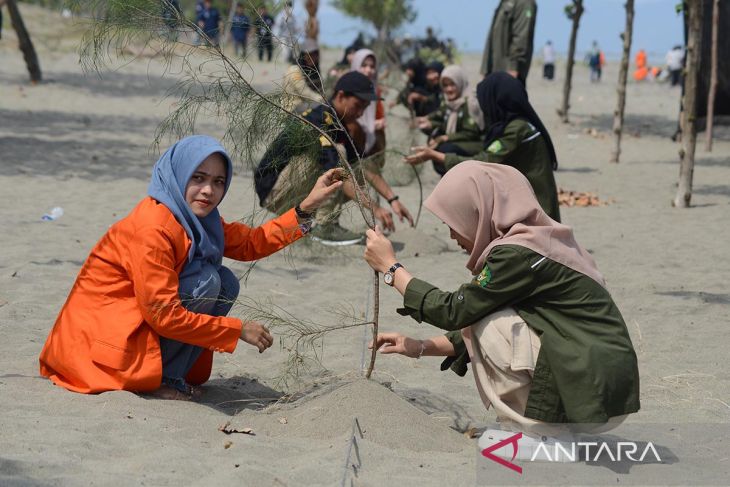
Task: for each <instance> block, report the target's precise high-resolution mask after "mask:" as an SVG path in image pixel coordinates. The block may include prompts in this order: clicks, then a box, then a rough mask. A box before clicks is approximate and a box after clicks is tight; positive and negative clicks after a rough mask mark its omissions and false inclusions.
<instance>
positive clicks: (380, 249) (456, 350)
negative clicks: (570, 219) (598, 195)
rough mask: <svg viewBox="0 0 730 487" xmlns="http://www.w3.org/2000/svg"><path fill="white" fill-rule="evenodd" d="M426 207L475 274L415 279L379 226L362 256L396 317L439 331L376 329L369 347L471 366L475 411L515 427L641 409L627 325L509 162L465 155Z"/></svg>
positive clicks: (585, 258)
mask: <svg viewBox="0 0 730 487" xmlns="http://www.w3.org/2000/svg"><path fill="white" fill-rule="evenodd" d="M424 206H425V207H426V208H427V209H428V210H430V211H431V212H432V213H433V214H434V215H436V217H437V218H438V219H440V220H441V221H443V223H445V224H446V225H447V226H448V227H449V231H450V235H451V238H452V239H454V240H455V241H456V242H457V243H458V245H459V246H460V247H461V248H463V249H464V250H465V251H466V252H467V254H468V255H469V257H468V261H467V263H466V267H467V269H469V271H471V273H472V275H473V276H474V278H473V279H472V280H471V281H470V282H469V283H466V284H464V285H462V286H461V287H460V288H459V289H458V290H457V291H455V292H446V291H442V290H440V289H438V288H437V287H436V286H433V285H432V284H429V283H427V282H425V281H422V280H420V279H417V278H415V277H413V276H412V275H411V274H410V273H409V272H408V270H407V264H405V265H406V267H403V265H402V264H401V263H400V262H399V261H398V259H397V257H396V255H395V252H394V251H393V247H392V245H391V243H390V241H389V240H388V239H387V238H386V237H385V236H383V235H382V233H381V232H380V231H379V229H376V231H372V230H369V231H368V232H367V247H366V250H365V260H366V261H367V262H368V264H369V265H370V266H371V267H372V268H373V269H375V270H376V271H378V272H383V273H385V282H386V284H389V285H391V286H393V287H394V288H395V289H396V290H397V291H398V292H400V293H401V294H402V295H403V297H404V298H403V308H402V309H399V310H398V312H399V313H400V314H402V315H406V316H411V317H412V318H413V319H415V320H416V321H418V322H419V323H420V322H424V321H425V322H427V323H430V324H431V325H434V326H436V327H438V328H441V329H443V330H448V333H446V335H445V336H444V335H439V336H435V337H433V338H430V339H426V340H417V339H414V338H410V337H407V336H404V335H402V334H399V333H380V334H378V337H377V341H376V343H375V344H374V345H373V344H372V343H371V347H372V346H375V347H376V348H378V349H380V351H381V353H398V354H401V355H405V356H407V357H412V358H420V357H422V356H426V355H432V356H446V357H447V359H446V360H445V361H444V363H443V364H442V366H441V369H442V370H446V369H447V368H449V367H450V368H451V369H452V370H453V371H455V372H456V373H457V374H459V375H461V376H463V375H464V374H465V373H466V371H467V364H468V363H471V364H472V371H473V373H474V376H475V378H476V383H477V389H478V390H479V393H480V396H481V398H482V401H483V402H484V405H485V407H487V408H489V407H490V405H491V406H494V409H495V412H496V414H497V416H498V418H500V421H501V422H503V423H506V422H509V421H511V422H512V423H513V424H515V425H516V426H518V427H519V428H521V429H523V430H535V429H537V428H539V427H540V425H543V426H544V423H595V424H604V425H605V424H606V423H615V422H617V421H619V420H622V419H624V417H625V415H627V414H629V413H633V412H636V411H638V410H639V372H638V367H637V359H636V354H635V352H634V348H633V345H632V343H631V339H630V337H629V333H628V330H627V328H626V324H625V323H624V320H623V318H622V316H621V313H620V312H619V310H618V308H617V307H616V304H615V303H614V301H613V300H612V299H611V295H610V294H609V292H608V290H607V289H606V287H605V283H604V279H603V276H602V275H601V273H600V272H599V271H598V269H597V267H596V264H595V262H594V261H593V259H592V258H591V256H590V254H589V253H588V252H587V251H586V250H585V249H584V248H583V247H581V246H580V245H579V244H578V242H576V240H575V238H574V236H573V231H572V229H571V228H570V227H568V226H566V225H563V224H560V223H558V222H556V221H555V220H553V219H551V218H549V217H548V216H547V214H546V213H545V212H544V211H543V210H542V208H541V207H540V205H539V204H538V201H537V199H536V198H535V194H534V193H533V191H532V188H531V187H530V184H529V182H528V181H527V179H526V178H525V177H524V176H523V175H522V174H520V172H519V171H517V170H516V169H515V168H513V167H509V166H505V165H502V164H490V163H483V162H479V161H466V162H463V163H461V164H459V165H458V166H456V167H454V168H453V169H451V170H450V171H449V172H448V173H446V175H444V177H443V179H441V181H440V182H439V183H438V184H437V185H436V187H435V189H434V190H433V193H432V194H431V195H430V196H429V197H428V199H427V200H426V201H425V202H424Z"/></svg>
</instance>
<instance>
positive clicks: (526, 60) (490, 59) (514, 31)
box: [479, 0, 537, 84]
mask: <svg viewBox="0 0 730 487" xmlns="http://www.w3.org/2000/svg"><path fill="white" fill-rule="evenodd" d="M536 17H537V4H536V3H535V0H501V1H500V2H499V6H498V7H497V10H495V11H494V17H492V26H491V28H490V29H489V35H487V42H486V45H485V46H484V54H483V56H482V67H481V69H480V70H479V72H480V73H482V74H483V75H484V76H486V75H488V74H490V73H493V72H495V71H507V72H508V73H509V74H511V75H512V76H514V77H515V78H517V79H519V80H520V81H522V83H523V84H524V83H525V81H526V80H527V73H528V72H529V70H530V62H531V61H532V45H533V40H534V37H535V19H536Z"/></svg>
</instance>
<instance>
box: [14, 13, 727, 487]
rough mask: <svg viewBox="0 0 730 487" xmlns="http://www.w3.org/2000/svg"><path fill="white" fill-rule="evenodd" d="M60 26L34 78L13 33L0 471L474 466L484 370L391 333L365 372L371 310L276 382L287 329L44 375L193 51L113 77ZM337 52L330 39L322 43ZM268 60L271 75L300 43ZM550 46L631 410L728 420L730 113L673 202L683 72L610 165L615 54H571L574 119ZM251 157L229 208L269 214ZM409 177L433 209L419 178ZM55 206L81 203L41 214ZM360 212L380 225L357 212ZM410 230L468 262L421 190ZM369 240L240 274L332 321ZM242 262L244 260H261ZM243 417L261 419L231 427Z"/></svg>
mask: <svg viewBox="0 0 730 487" xmlns="http://www.w3.org/2000/svg"><path fill="white" fill-rule="evenodd" d="M24 12H27V13H26V22H27V23H28V24H29V27H30V28H31V29H33V28H35V27H39V26H40V25H41V24H40V23H42V22H50V20H49V18H48V15H50V14H46V13H43V12H41V11H40V10H38V9H34V8H27V9H24ZM44 25H45V24H44ZM44 32H45V33H44V34H43V35H40V36H38V37H37V38H34V41H36V48H37V49H38V52H39V56H40V61H41V67H42V69H43V73H44V78H45V81H44V82H43V83H41V84H39V85H36V86H31V85H30V83H29V81H28V74H27V71H26V68H25V64H24V62H23V58H22V55H21V53H20V51H18V49H17V40H16V38H15V34H14V32H13V31H12V29H8V30H6V31H4V32H3V38H2V41H0V60H1V62H0V66H1V68H0V186H1V187H2V188H3V191H2V192H3V196H4V201H5V204H3V205H0V221H1V222H2V226H3V232H2V237H0V242H1V243H2V253H0V332H1V333H2V336H3V339H2V345H1V349H2V354H0V411H2V412H1V413H0V485H8V486H26V485H28V486H30V485H49V486H50V485H105V486H106V485H109V486H115V485H220V486H229V485H230V486H234V485H262V486H263V485H267V486H268V485H290V486H296V485H341V483H342V481H343V477H344V478H346V479H347V482H348V483H347V485H351V483H352V485H372V486H377V485H394V484H398V485H433V486H437V485H439V486H441V485H473V483H474V478H475V477H474V476H475V472H476V465H475V464H476V458H477V457H476V453H477V450H476V444H475V441H476V440H474V439H468V438H467V437H466V436H465V435H464V434H463V432H464V431H466V430H468V429H469V428H472V427H475V428H483V427H485V426H487V425H488V424H490V423H493V422H494V420H495V416H494V413H493V412H492V411H487V410H485V409H484V407H483V405H482V403H481V402H480V400H479V396H478V395H477V392H476V388H475V386H474V380H473V378H472V377H471V376H470V375H467V376H466V377H463V378H460V377H458V376H456V375H455V374H453V373H452V372H450V371H447V372H440V371H439V365H440V360H438V359H436V358H429V357H425V358H422V359H420V360H412V359H407V358H403V357H399V356H385V355H381V356H380V357H379V358H378V361H377V364H376V369H375V373H374V374H373V380H372V381H369V382H368V381H364V380H363V379H362V378H361V377H362V367H363V363H364V364H367V355H368V353H369V352H367V351H366V350H365V345H366V343H367V339H368V336H369V331H368V330H366V329H364V328H354V329H348V330H344V331H337V332H331V333H329V334H327V335H326V337H325V339H324V342H323V344H322V346H321V348H320V350H321V352H322V354H321V365H322V367H313V368H312V369H311V370H310V371H308V372H305V373H302V374H301V375H300V376H299V378H298V379H297V380H296V381H294V383H291V381H290V383H289V385H288V387H285V386H284V385H283V384H282V383H281V381H280V379H281V376H282V373H283V372H282V371H283V370H284V369H285V367H286V362H287V359H288V353H287V351H286V350H284V349H282V347H279V346H277V345H276V344H275V345H274V346H273V347H272V348H271V349H270V350H269V351H267V352H266V353H264V354H261V355H260V354H258V353H257V351H256V350H255V349H254V348H253V347H250V346H247V345H246V344H245V343H243V342H241V343H239V346H238V348H237V350H236V352H235V353H234V354H232V355H227V354H217V355H216V357H215V363H214V369H213V375H212V377H211V381H210V382H209V383H208V384H207V385H206V386H205V387H204V395H203V398H202V399H201V400H200V401H199V402H176V401H162V400H154V399H149V398H145V397H140V396H138V395H135V394H133V393H129V392H109V393H104V394H99V395H81V394H74V393H71V392H68V391H66V390H64V389H61V388H59V387H55V386H54V385H53V384H52V383H51V382H50V381H48V380H47V379H45V378H43V377H40V376H39V373H38V355H39V353H40V350H41V347H42V346H43V343H44V341H45V339H46V336H47V335H48V332H49V330H50V329H51V327H52V326H53V323H54V320H55V318H56V315H57V313H58V311H59V310H60V308H61V306H62V305H63V303H64V301H65V299H66V297H67V295H68V292H69V290H70V288H71V286H72V284H73V282H74V279H75V277H76V274H77V273H78V271H79V268H80V266H81V265H82V263H83V262H84V259H85V258H86V256H87V255H88V252H89V250H90V249H91V248H92V246H93V245H94V244H95V243H96V241H97V240H98V239H99V238H100V237H101V236H102V235H103V233H104V232H105V231H106V229H107V228H108V227H109V226H110V225H112V224H113V223H114V222H115V221H117V220H119V219H120V218H123V217H124V216H125V215H126V214H127V213H128V212H129V210H130V209H132V208H133V207H134V205H135V204H136V203H137V202H138V201H139V200H140V199H141V198H142V197H143V196H144V195H145V194H146V188H147V184H148V180H149V175H150V170H151V167H152V165H153V163H154V162H155V160H156V159H157V157H158V155H159V152H158V149H155V148H153V147H151V143H152V141H153V138H154V132H155V130H156V128H157V126H158V124H159V123H160V122H161V121H162V120H163V119H164V117H165V116H167V115H168V114H169V112H170V110H171V108H172V107H174V104H175V101H176V100H175V99H174V98H171V97H167V96H166V93H167V90H168V89H170V88H171V87H172V86H173V85H174V83H175V74H174V73H170V72H165V66H164V65H163V63H162V62H161V61H160V60H159V59H148V58H142V59H137V60H130V61H129V62H127V63H121V62H119V63H116V64H115V66H117V69H115V70H114V71H106V72H105V73H104V74H103V77H101V78H100V77H99V76H97V75H96V74H93V73H84V71H83V70H82V69H81V67H80V65H79V62H78V54H77V53H76V52H75V47H74V46H75V45H76V43H77V39H78V38H77V36H76V34H74V30H73V28H72V27H70V26H69V25H67V24H65V23H59V25H58V30H53V29H50V30H47V31H44ZM340 55H341V53H340V52H338V51H334V50H332V51H330V50H328V51H325V54H324V59H323V61H322V66H323V67H325V66H329V65H331V64H333V63H334V61H335V60H336V59H337V58H338V57H339V56H340ZM462 64H463V65H464V66H465V67H466V68H467V70H468V72H469V73H470V79H471V81H472V86H474V83H476V81H477V80H478V73H477V70H478V66H479V56H477V55H464V56H463V58H462ZM251 68H252V69H253V71H254V72H255V73H256V78H255V81H256V83H258V84H260V85H262V86H265V85H267V84H271V83H272V82H275V81H276V80H277V79H279V78H280V77H281V76H282V75H283V73H284V71H285V70H286V65H285V64H284V63H283V62H278V63H272V64H266V63H263V64H259V63H258V62H252V63H251ZM541 68H542V67H541V66H540V64H539V62H537V61H534V62H533V66H532V69H531V71H530V77H529V79H528V83H527V87H528V90H529V93H530V99H531V101H532V103H533V105H534V106H535V109H536V110H537V112H538V113H539V114H540V116H541V117H542V120H543V121H544V123H545V125H546V126H547V128H548V129H549V131H550V133H551V135H552V139H553V141H554V143H555V146H556V151H557V154H558V159H559V162H560V168H559V170H558V171H557V172H556V179H557V182H558V186H559V187H561V188H563V189H565V190H573V191H589V192H592V193H595V194H596V195H598V197H599V198H600V199H601V200H602V201H606V202H609V204H606V205H604V206H599V207H587V208H584V207H570V208H569V207H562V208H561V212H562V217H563V221H564V222H565V223H567V224H569V225H571V226H572V227H573V228H574V229H575V234H576V237H577V239H578V241H579V242H581V243H582V245H583V246H585V247H586V248H588V249H589V250H590V252H591V253H592V255H593V256H594V258H595V260H596V262H597V264H598V266H599V268H600V269H601V271H602V272H603V273H604V275H605V276H606V278H607V282H608V288H609V290H610V292H611V294H612V296H613V298H614V299H615V301H616V302H617V304H618V306H619V308H620V309H621V312H622V314H623V316H624V319H625V321H626V323H627V325H628V327H629V332H630V334H631V338H632V340H633V343H634V346H635V348H636V351H637V354H638V357H639V367H640V372H641V403H642V407H641V411H640V412H639V413H637V414H635V415H632V416H631V417H630V418H629V420H628V421H630V422H644V423H677V424H685V423H721V424H726V423H730V392H729V391H730V373H728V371H727V369H725V367H724V365H725V362H726V358H727V356H728V352H727V350H728V346H729V345H730V326H729V325H730V287H729V286H728V284H727V280H726V277H727V276H728V275H730V263H729V262H730V259H728V257H729V255H728V241H730V219H729V217H728V215H729V214H730V130H728V127H719V128H718V129H717V132H716V138H715V145H714V150H713V151H712V152H711V153H707V152H705V151H704V144H698V150H697V156H696V157H697V160H696V167H695V173H694V192H693V197H692V207H691V208H689V209H676V208H672V206H671V204H670V202H671V200H672V198H673V197H674V192H675V189H676V182H677V179H678V173H679V157H678V150H679V147H680V146H679V145H678V144H677V143H675V142H672V140H671V139H670V136H671V135H672V134H673V133H674V131H675V128H676V125H677V112H678V106H679V98H680V91H679V90H678V89H673V88H670V87H669V86H668V85H666V84H653V83H646V84H636V83H630V84H629V86H628V95H627V96H628V102H627V108H626V133H625V135H624V141H623V146H622V147H623V154H622V158H621V162H620V163H619V164H611V163H609V162H608V159H609V155H610V151H611V148H612V144H613V141H612V136H611V132H610V131H611V125H612V120H613V115H612V114H613V110H614V106H615V100H616V96H615V80H616V79H617V70H618V67H617V65H616V64H609V65H608V66H607V68H606V69H605V70H604V75H603V82H601V83H598V84H591V83H590V82H589V74H588V70H587V68H586V67H584V66H583V65H578V66H576V70H575V74H574V79H573V85H574V88H573V95H572V107H571V117H570V118H571V123H569V124H563V123H561V122H560V120H559V119H558V116H557V114H556V108H557V107H558V105H559V104H560V100H561V95H562V79H563V76H564V66H563V64H559V65H558V67H557V70H556V73H557V80H556V81H554V82H548V81H545V80H543V79H541ZM219 123H220V122H219V121H216V120H215V119H214V118H205V119H203V120H201V123H200V124H199V125H198V132H199V133H207V134H210V135H213V136H220V135H221V134H222V133H223V130H222V129H221V127H220V125H219ZM388 123H389V124H390V126H391V128H389V136H391V138H392V144H393V145H398V144H400V145H401V146H404V145H406V144H404V141H403V140H402V139H398V137H399V134H403V133H404V131H403V129H402V128H401V129H398V127H397V126H398V124H402V123H404V122H403V120H402V119H401V118H398V116H397V113H396V114H394V115H393V116H391V117H390V118H389V120H388ZM162 149H164V147H163V148H162ZM234 162H235V163H236V167H237V172H236V175H235V178H234V180H233V182H232V185H231V190H230V191H229V193H228V195H227V196H226V198H225V200H224V201H223V203H222V205H221V214H222V215H223V216H224V218H226V219H227V220H237V219H248V218H250V217H251V216H252V215H256V216H255V218H256V219H257V220H258V221H260V220H261V219H262V218H265V217H266V216H267V215H266V214H265V213H262V212H261V209H260V208H259V207H258V202H257V201H256V196H255V192H254V191H253V180H252V175H251V170H250V167H251V164H255V163H256V162H257V161H242V160H237V161H234ZM388 164H395V165H397V164H402V163H400V162H399V161H398V160H397V158H393V159H392V160H389V162H388ZM393 171H396V172H398V171H401V172H402V171H403V167H401V168H395V169H393ZM421 178H422V181H423V191H424V195H428V193H429V192H430V191H431V189H433V187H434V185H435V184H436V183H437V181H438V176H437V175H436V174H435V173H434V171H433V170H432V169H431V168H430V167H429V166H426V167H424V168H423V171H422V172H421ZM396 192H397V193H398V194H399V195H400V199H401V201H402V202H404V203H405V204H406V206H407V207H408V208H409V209H411V211H412V212H414V213H415V212H416V211H417V209H418V205H419V190H418V186H417V184H415V183H411V184H409V185H407V186H400V187H397V188H396ZM56 206H58V207H62V208H63V210H64V214H63V216H62V217H61V218H59V219H57V220H55V221H42V220H41V216H42V215H43V214H44V213H46V212H48V211H49V210H50V209H51V208H53V207H56ZM343 222H344V223H345V224H346V225H348V226H350V227H351V228H359V229H363V228H364V223H363V222H362V219H361V218H360V216H359V214H358V213H357V211H352V210H350V211H349V212H348V214H347V215H346V217H345V218H344V219H343ZM392 240H393V241H394V242H395V244H396V248H397V250H398V255H399V257H400V258H401V262H402V263H403V264H404V265H405V266H407V267H408V268H409V270H410V271H411V272H412V273H413V274H414V275H415V276H417V277H420V278H422V279H425V280H427V281H429V282H431V283H433V284H435V285H437V286H439V287H441V288H443V289H456V288H457V287H458V286H459V285H460V284H462V283H464V282H467V281H468V280H469V279H470V273H469V271H468V270H467V269H466V268H465V267H464V265H465V263H466V256H465V255H464V253H463V252H462V251H461V250H460V249H459V248H458V247H457V246H456V244H455V243H454V242H452V241H450V240H449V238H448V229H447V228H446V227H445V226H444V225H443V224H442V223H441V222H439V221H438V220H437V219H436V218H435V217H434V216H433V215H431V214H430V213H428V212H427V211H426V210H424V211H423V213H422V215H421V220H420V222H419V225H418V227H417V228H416V229H408V228H406V226H405V225H403V224H400V225H397V230H396V232H395V233H394V234H393V235H392ZM363 249H364V247H362V246H358V247H352V248H348V249H346V250H343V251H337V252H331V251H330V250H328V249H323V248H321V247H318V246H317V244H316V243H313V242H298V243H296V244H295V245H294V246H293V247H292V248H291V249H290V250H289V251H287V252H282V253H280V254H277V255H274V256H272V257H270V258H268V259H265V260H262V261H261V262H259V263H258V264H257V265H256V266H255V267H254V268H253V270H251V272H250V274H249V275H248V278H247V279H246V280H245V286H242V290H241V296H242V297H245V298H250V299H252V300H255V301H259V302H264V301H267V300H268V301H269V302H271V303H273V304H275V305H276V306H279V307H281V308H283V309H285V310H287V311H288V312H291V313H293V314H295V315H297V316H301V317H304V318H307V319H311V320H313V321H316V322H320V323H326V324H333V325H334V324H336V323H337V320H338V319H339V318H338V315H337V314H336V312H337V311H341V310H343V309H344V310H346V311H347V312H348V313H350V314H352V315H354V316H366V315H368V314H369V313H370V311H371V310H370V309H369V308H370V306H369V304H368V302H369V296H370V294H369V293H370V291H369V290H370V287H371V279H372V273H371V272H370V270H369V267H368V266H367V265H366V263H365V262H364V261H363V260H362V258H361V256H362V252H363ZM226 265H229V266H230V267H231V269H232V270H233V271H234V272H235V273H236V274H237V275H239V276H243V275H244V274H245V273H246V272H247V271H248V270H249V266H248V264H246V263H240V262H233V261H228V262H227V264H226ZM242 284H243V283H242ZM380 303H381V316H380V322H381V330H384V331H400V332H402V333H405V334H407V335H410V336H414V337H418V338H426V337H429V336H433V335H436V334H438V333H439V331H438V330H437V329H436V328H434V327H431V326H430V325H427V324H418V323H416V322H415V321H413V320H411V319H409V318H405V317H402V316H400V315H398V314H397V313H396V311H395V310H396V308H397V307H399V306H400V305H401V300H400V299H399V295H398V294H397V292H395V291H394V290H392V289H390V288H387V287H386V286H381V295H380ZM234 314H235V312H234ZM296 391H299V393H298V394H295V395H294V396H293V397H291V400H289V401H285V400H282V396H285V395H286V394H290V393H292V392H296ZM355 418H357V420H358V424H359V426H360V429H362V430H363V435H362V438H360V439H359V441H358V448H357V449H358V452H357V454H358V455H359V461H360V463H359V467H358V468H357V469H356V471H355V472H353V471H352V469H346V468H345V465H346V464H348V460H347V458H349V457H348V456H347V453H348V448H349V438H350V436H351V434H352V429H353V422H354V420H355ZM226 423H229V426H228V427H229V428H233V429H238V430H242V429H244V428H251V429H252V431H253V433H254V435H248V434H243V433H232V434H225V433H224V432H221V431H219V428H220V427H221V426H223V425H225V424H226ZM352 455H353V456H352V458H354V453H353V454H352ZM350 463H352V461H350ZM350 482H351V483H350Z"/></svg>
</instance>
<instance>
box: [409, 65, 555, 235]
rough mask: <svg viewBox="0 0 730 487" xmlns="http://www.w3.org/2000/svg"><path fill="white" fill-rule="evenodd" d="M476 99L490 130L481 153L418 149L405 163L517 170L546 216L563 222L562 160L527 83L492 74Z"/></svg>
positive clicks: (481, 83)
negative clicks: (558, 178)
mask: <svg viewBox="0 0 730 487" xmlns="http://www.w3.org/2000/svg"><path fill="white" fill-rule="evenodd" d="M477 100H478V101H479V107H480V108H481V110H482V113H483V114H484V120H485V121H486V126H487V135H486V136H485V138H484V145H483V150H482V151H481V152H479V153H477V154H474V155H472V156H460V155H458V154H453V153H451V154H449V153H443V152H439V151H438V150H436V149H433V148H431V147H416V148H415V149H414V151H415V153H414V154H411V155H410V156H408V157H406V159H405V160H406V162H407V163H409V164H421V163H422V162H424V161H427V160H432V161H434V162H437V163H440V164H443V165H444V166H445V168H446V170H447V171H448V170H449V169H451V168H452V167H454V166H455V165H457V164H459V163H460V162H462V161H465V160H478V161H485V162H498V163H501V164H507V165H509V166H513V167H515V168H516V169H518V170H519V171H520V172H521V173H522V174H524V175H525V177H527V180H528V181H530V184H531V185H532V189H533V190H534V191H535V194H536V195H537V200H538V201H539V202H540V206H542V209H543V210H545V213H547V214H548V216H550V218H552V219H553V220H555V221H557V222H559V221H560V208H559V206H558V188H557V185H556V184H555V175H554V174H553V171H554V170H555V169H557V168H558V159H557V157H556V155H555V148H554V147H553V141H552V139H551V138H550V134H549V133H548V131H547V129H546V128H545V126H544V125H543V123H542V121H541V120H540V117H539V116H538V115H537V113H535V109H534V108H532V105H531V104H530V101H529V100H528V98H527V90H525V87H524V85H523V84H522V83H520V82H519V81H518V80H516V79H515V78H513V77H512V76H510V75H509V74H507V73H505V72H497V73H492V74H490V75H489V76H487V77H486V78H484V79H483V80H482V81H480V82H479V84H478V85H477Z"/></svg>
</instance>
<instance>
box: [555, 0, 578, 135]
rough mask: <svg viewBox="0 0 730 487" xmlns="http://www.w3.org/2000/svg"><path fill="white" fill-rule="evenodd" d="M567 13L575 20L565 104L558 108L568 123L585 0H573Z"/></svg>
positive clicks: (563, 119)
mask: <svg viewBox="0 0 730 487" xmlns="http://www.w3.org/2000/svg"><path fill="white" fill-rule="evenodd" d="M565 15H567V16H568V19H570V20H571V21H573V25H572V27H571V29H570V44H569V47H568V59H567V61H566V65H565V82H564V84H563V104H562V105H561V107H560V108H559V109H558V115H560V118H561V119H562V121H563V123H568V121H569V120H568V111H569V110H570V89H571V84H572V82H573V65H574V64H575V42H576V39H577V38H578V26H579V25H580V17H581V15H583V0H572V2H571V3H569V4H568V5H566V6H565Z"/></svg>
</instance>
